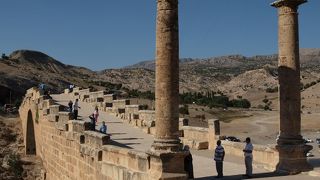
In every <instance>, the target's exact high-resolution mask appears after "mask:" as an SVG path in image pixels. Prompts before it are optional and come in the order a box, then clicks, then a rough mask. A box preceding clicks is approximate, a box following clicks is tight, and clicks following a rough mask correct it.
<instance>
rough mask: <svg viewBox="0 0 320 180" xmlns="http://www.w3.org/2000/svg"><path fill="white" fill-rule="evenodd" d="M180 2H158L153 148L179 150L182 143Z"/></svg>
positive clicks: (164, 0)
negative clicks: (154, 134)
mask: <svg viewBox="0 0 320 180" xmlns="http://www.w3.org/2000/svg"><path fill="white" fill-rule="evenodd" d="M178 31H179V30H178V0H158V14H157V34H156V38H157V39H156V84H155V86H156V90H155V95H156V136H155V141H154V144H153V148H154V149H156V150H159V149H162V150H171V151H177V150H179V149H180V147H181V146H180V140H179V136H178V135H179V134H178V131H179V32H178Z"/></svg>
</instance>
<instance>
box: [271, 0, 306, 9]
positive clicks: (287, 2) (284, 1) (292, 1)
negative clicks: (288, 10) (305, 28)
mask: <svg viewBox="0 0 320 180" xmlns="http://www.w3.org/2000/svg"><path fill="white" fill-rule="evenodd" d="M306 2H308V1H307V0H277V1H275V2H273V3H271V6H273V7H275V8H279V7H282V6H293V7H297V6H299V5H300V4H303V3H306Z"/></svg>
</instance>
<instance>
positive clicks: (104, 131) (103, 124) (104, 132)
mask: <svg viewBox="0 0 320 180" xmlns="http://www.w3.org/2000/svg"><path fill="white" fill-rule="evenodd" d="M100 132H101V133H103V134H107V126H106V123H105V122H104V121H102V125H101V127H100Z"/></svg>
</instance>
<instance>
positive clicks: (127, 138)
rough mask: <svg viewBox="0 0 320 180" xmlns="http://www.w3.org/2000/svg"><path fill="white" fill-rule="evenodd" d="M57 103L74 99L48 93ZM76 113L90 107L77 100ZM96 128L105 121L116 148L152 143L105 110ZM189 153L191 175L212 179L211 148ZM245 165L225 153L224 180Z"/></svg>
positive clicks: (294, 179)
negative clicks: (78, 107) (77, 109)
mask: <svg viewBox="0 0 320 180" xmlns="http://www.w3.org/2000/svg"><path fill="white" fill-rule="evenodd" d="M52 97H53V99H54V100H56V101H57V103H59V104H62V105H66V106H67V104H68V102H69V100H72V101H74V99H73V98H72V97H71V96H70V95H66V94H60V95H52ZM79 106H80V107H81V109H79V115H80V117H79V118H78V119H81V120H88V119H89V118H88V117H89V115H90V114H92V113H93V111H94V108H93V107H92V106H91V105H90V104H89V103H85V102H80V101H79ZM99 114H100V116H99V119H98V124H97V127H96V128H97V129H98V128H99V127H100V125H101V122H102V121H105V122H106V125H107V127H108V130H107V132H108V133H109V134H111V140H112V142H111V143H112V144H113V145H116V146H120V147H125V148H130V149H135V150H139V151H144V152H145V151H147V150H148V149H150V147H151V144H152V142H153V136H152V135H150V134H146V133H144V132H143V131H142V130H140V129H138V128H135V127H133V126H131V125H129V124H126V123H123V121H122V120H121V119H119V118H117V117H115V116H112V115H110V114H108V113H106V112H102V111H100V112H99ZM192 154H193V167H194V175H195V177H196V178H197V179H203V180H204V179H213V177H214V176H216V171H215V163H214V161H213V159H212V155H213V151H209V150H206V151H192ZM244 172H245V166H244V160H243V159H242V158H240V157H234V156H226V158H225V162H224V175H225V176H226V177H225V178H224V179H242V176H241V174H244ZM253 172H254V174H255V175H254V177H256V178H259V179H270V178H272V179H288V178H289V177H288V176H279V175H276V174H274V173H272V172H268V171H266V170H264V169H262V168H254V170H253ZM318 178H319V177H312V176H308V175H307V174H299V175H296V176H290V179H291V180H298V179H318Z"/></svg>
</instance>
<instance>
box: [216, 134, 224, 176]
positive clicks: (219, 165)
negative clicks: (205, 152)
mask: <svg viewBox="0 0 320 180" xmlns="http://www.w3.org/2000/svg"><path fill="white" fill-rule="evenodd" d="M224 155H225V152H224V148H223V147H222V146H221V141H220V140H218V141H217V147H216V149H215V151H214V160H215V161H216V170H217V173H218V176H216V178H223V160H224Z"/></svg>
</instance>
